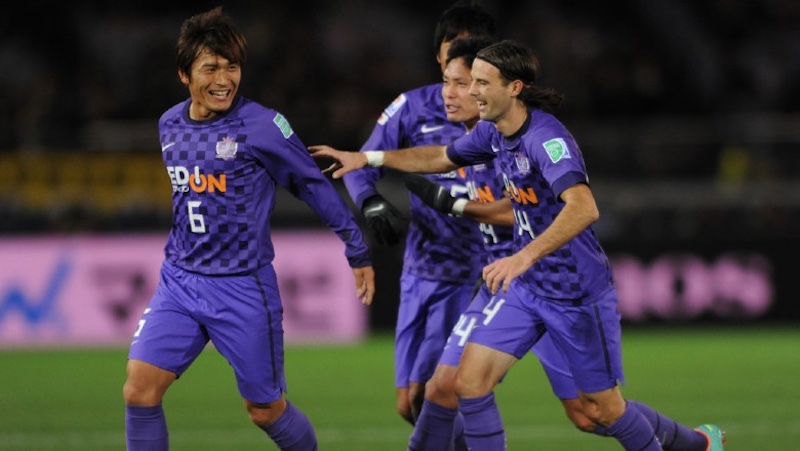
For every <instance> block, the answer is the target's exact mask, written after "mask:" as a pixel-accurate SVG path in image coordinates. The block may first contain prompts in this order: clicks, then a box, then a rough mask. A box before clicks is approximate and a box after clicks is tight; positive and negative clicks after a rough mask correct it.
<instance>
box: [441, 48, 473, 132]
mask: <svg viewBox="0 0 800 451" xmlns="http://www.w3.org/2000/svg"><path fill="white" fill-rule="evenodd" d="M442 80H444V83H442V98H444V109H445V112H446V113H447V120H448V121H450V122H463V123H465V124H466V125H467V127H469V128H472V127H473V126H474V125H475V123H476V122H478V102H476V101H475V97H472V96H471V95H470V94H469V87H470V84H472V75H470V71H469V68H468V67H467V66H466V65H464V58H456V59H454V60H451V61H450V62H449V63H448V64H447V67H446V68H445V69H444V74H442Z"/></svg>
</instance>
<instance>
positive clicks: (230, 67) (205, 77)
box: [178, 50, 242, 121]
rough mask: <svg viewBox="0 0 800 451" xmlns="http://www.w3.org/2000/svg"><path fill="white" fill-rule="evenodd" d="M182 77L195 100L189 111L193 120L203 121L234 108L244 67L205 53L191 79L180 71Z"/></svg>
mask: <svg viewBox="0 0 800 451" xmlns="http://www.w3.org/2000/svg"><path fill="white" fill-rule="evenodd" d="M178 76H179V77H180V79H181V82H182V83H183V84H184V85H186V87H187V88H189V94H190V95H191V97H192V105H191V108H190V110H189V114H190V116H191V118H192V119H194V120H198V121H202V120H206V119H211V118H212V117H214V116H216V115H217V114H219V113H223V112H225V111H227V110H228V109H229V108H230V107H231V104H232V103H233V99H234V97H235V96H236V91H237V90H238V89H239V81H240V80H241V78H242V68H241V66H240V65H239V64H235V63H232V62H230V61H228V60H227V59H225V58H223V57H221V56H219V55H216V54H214V53H212V52H211V51H209V50H204V51H202V52H201V53H200V55H199V56H198V57H197V58H196V59H195V60H194V63H192V73H191V77H189V76H188V75H187V74H185V73H183V72H180V71H179V72H178Z"/></svg>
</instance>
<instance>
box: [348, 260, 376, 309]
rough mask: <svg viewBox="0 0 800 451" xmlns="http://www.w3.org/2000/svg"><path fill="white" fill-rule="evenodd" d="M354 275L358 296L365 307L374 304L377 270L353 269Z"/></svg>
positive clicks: (366, 268) (367, 267) (366, 267)
mask: <svg viewBox="0 0 800 451" xmlns="http://www.w3.org/2000/svg"><path fill="white" fill-rule="evenodd" d="M353 275H354V276H355V279H356V295H357V296H358V299H359V300H360V301H361V303H362V304H364V305H370V304H372V298H373V296H375V270H374V269H372V266H364V267H362V268H353Z"/></svg>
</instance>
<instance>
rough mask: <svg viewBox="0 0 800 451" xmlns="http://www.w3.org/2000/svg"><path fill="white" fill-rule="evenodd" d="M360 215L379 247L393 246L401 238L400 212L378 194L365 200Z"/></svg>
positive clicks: (402, 228)
mask: <svg viewBox="0 0 800 451" xmlns="http://www.w3.org/2000/svg"><path fill="white" fill-rule="evenodd" d="M361 213H362V214H364V219H366V220H367V225H368V226H369V228H370V229H372V234H373V236H374V237H375V241H377V242H378V244H379V245H381V246H394V245H396V244H397V243H399V242H400V240H401V239H402V238H403V235H404V230H405V227H404V226H403V219H402V218H401V216H400V212H399V211H398V210H397V208H395V207H394V205H392V204H390V203H389V201H387V200H386V199H384V198H383V196H381V195H380V194H376V195H374V196H371V197H369V198H367V200H365V201H364V206H363V207H362V208H361Z"/></svg>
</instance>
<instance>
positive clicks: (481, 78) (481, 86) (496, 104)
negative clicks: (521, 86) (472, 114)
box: [469, 58, 514, 122]
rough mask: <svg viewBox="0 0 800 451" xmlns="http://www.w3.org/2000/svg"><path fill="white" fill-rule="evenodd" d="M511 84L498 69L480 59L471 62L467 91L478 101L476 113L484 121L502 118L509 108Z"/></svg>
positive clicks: (511, 98) (495, 120) (511, 99)
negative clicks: (470, 81)
mask: <svg viewBox="0 0 800 451" xmlns="http://www.w3.org/2000/svg"><path fill="white" fill-rule="evenodd" d="M512 90H513V87H512V84H511V83H506V81H505V80H504V79H503V77H502V76H501V75H500V70H499V69H498V68H496V67H494V66H492V65H491V64H489V63H487V62H486V61H483V60H481V59H477V58H476V59H475V62H473V63H472V85H471V86H470V89H469V92H470V94H472V95H473V96H474V97H475V99H476V100H477V101H478V102H477V103H478V114H479V115H480V118H481V119H483V120H485V121H490V122H497V121H499V120H502V119H503V117H505V115H506V113H508V111H509V109H510V108H511V105H512V101H513V99H514V97H512V96H511V94H512Z"/></svg>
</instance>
